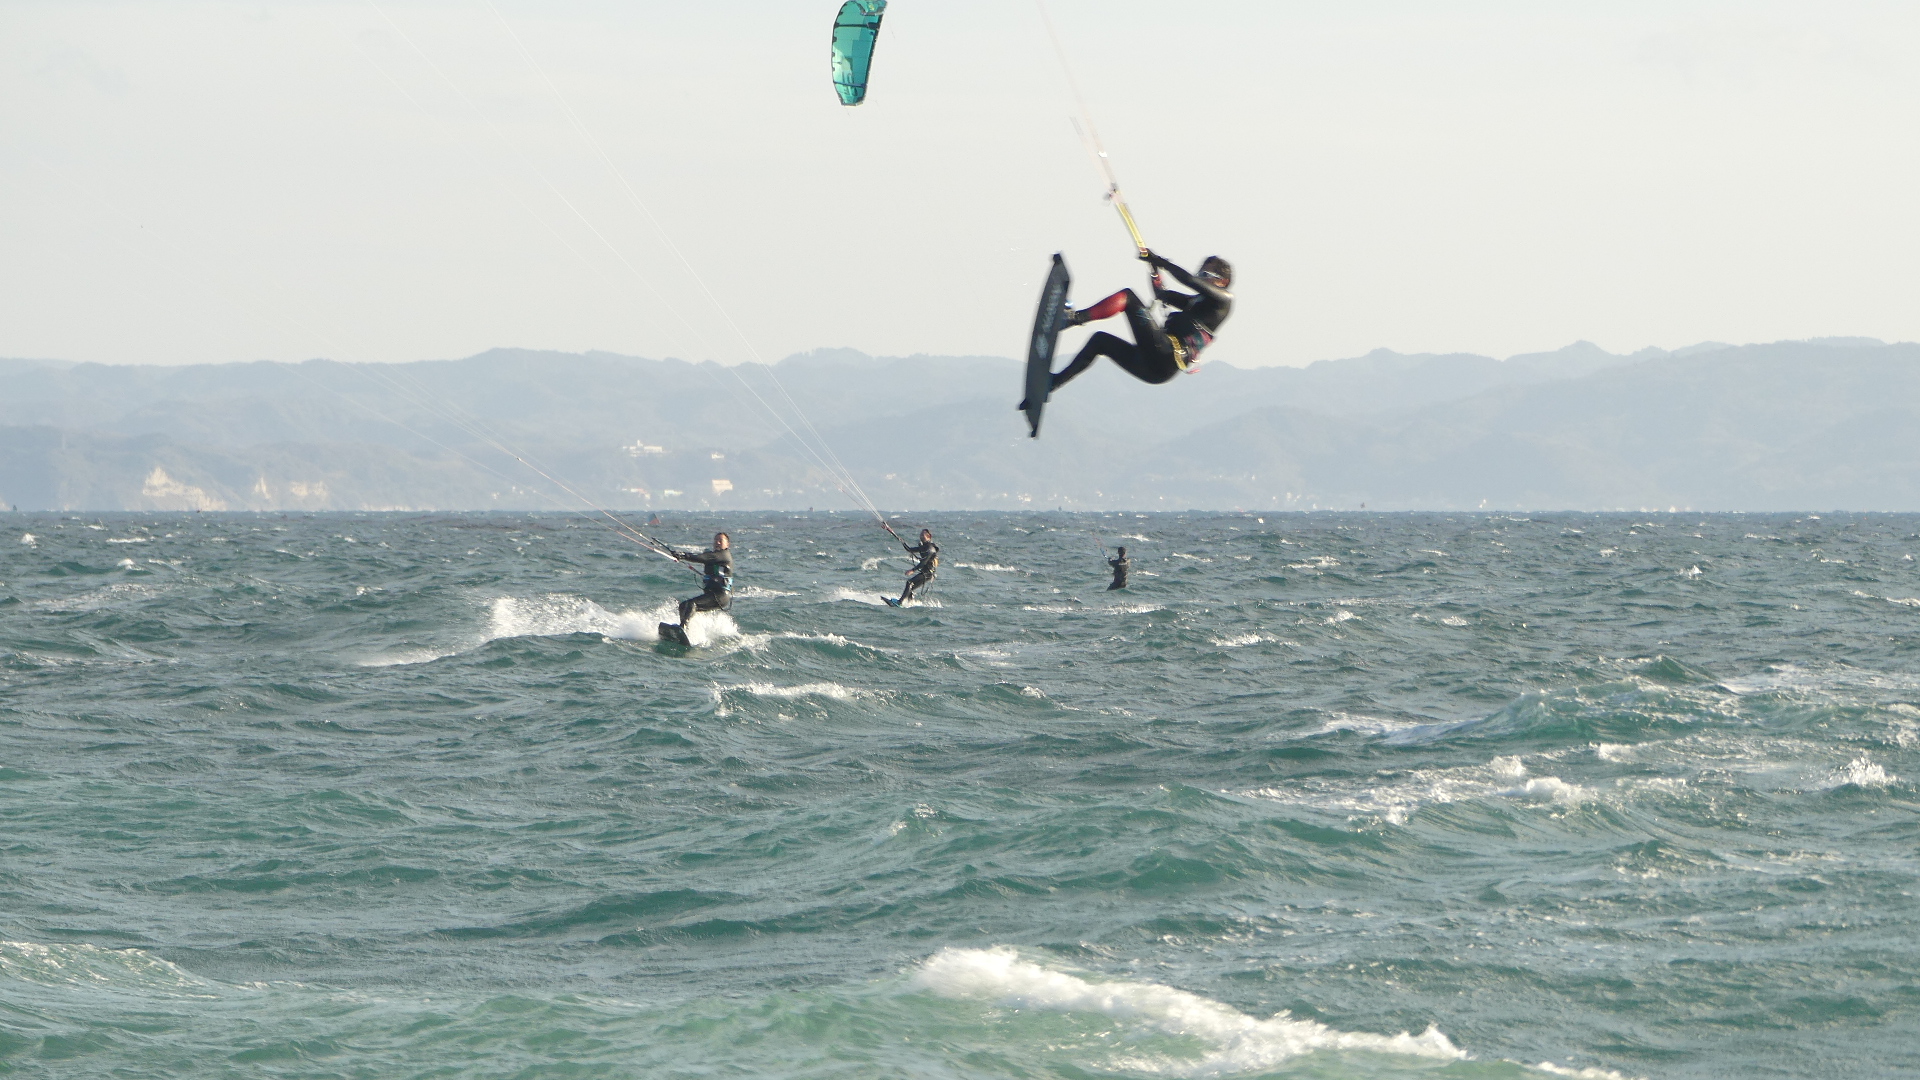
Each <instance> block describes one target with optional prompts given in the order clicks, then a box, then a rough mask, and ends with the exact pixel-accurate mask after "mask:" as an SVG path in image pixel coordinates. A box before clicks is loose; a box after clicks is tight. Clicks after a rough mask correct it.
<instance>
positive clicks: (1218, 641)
mask: <svg viewBox="0 0 1920 1080" xmlns="http://www.w3.org/2000/svg"><path fill="white" fill-rule="evenodd" d="M1272 640H1274V639H1273V638H1272V637H1270V636H1268V635H1266V634H1238V635H1235V636H1234V637H1230V638H1214V639H1213V643H1214V644H1215V645H1218V646H1220V647H1221V648H1223V649H1241V648H1245V647H1246V646H1248V645H1258V644H1260V643H1261V642H1263V641H1272Z"/></svg>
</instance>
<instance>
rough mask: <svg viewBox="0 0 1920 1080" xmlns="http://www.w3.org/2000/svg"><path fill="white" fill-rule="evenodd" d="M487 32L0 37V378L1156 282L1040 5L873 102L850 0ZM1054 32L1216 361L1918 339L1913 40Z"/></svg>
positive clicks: (1217, 28)
mask: <svg viewBox="0 0 1920 1080" xmlns="http://www.w3.org/2000/svg"><path fill="white" fill-rule="evenodd" d="M493 2H494V3H495V4H496V5H497V7H489V4H488V0H444V2H443V0H376V2H369V0H354V2H325V0H314V2H303V0H273V2H267V3H213V2H176V0H138V2H124V3H116V2H107V0H4V2H0V190H4V192H5V197H4V198H3V199H0V355H5V356H27V357H54V358H64V359H74V360H97V361H104V362H117V363H125V362H156V363H182V362H190V361H226V360H248V359H277V360H294V359H303V358H307V357H312V356H332V357H337V358H341V359H349V360H412V359H424V358H437V357H454V356H463V355H467V354H470V353H473V352H477V351H480V350H482V349H485V348H488V347H491V346H495V345H518V346H528V347H537V348H558V349H567V350H585V349H608V350H614V351H619V352H626V353H635V354H640V355H648V356H660V355H676V356H683V357H689V358H694V359H703V358H713V359H719V360H724V361H728V362H732V361H737V360H741V359H746V358H749V357H750V356H751V355H756V354H757V355H759V356H762V357H765V358H768V359H773V358H777V357H780V356H783V355H786V354H788V353H791V352H795V351H799V350H804V349H811V348H816V347H820V346H834V345H850V346H853V347H855V348H859V349H863V350H866V351H868V352H872V353H877V354H904V353H913V352H931V353H988V354H998V355H1013V354H1014V353H1016V352H1018V351H1020V350H1022V349H1023V348H1024V344H1023V338H1024V335H1025V332H1026V327H1027V324H1028V322H1029V321H1030V319H1031V316H1032V305H1033V302H1034V299H1035V294H1036V293H1037V291H1038V289H1039V283H1040V278H1041V275H1042V273H1043V271H1044V268H1045V265H1046V262H1047V258H1048V256H1049V255H1050V254H1051V253H1052V252H1054V251H1056V250H1061V251H1065V252H1066V255H1067V259H1068V262H1069V264H1070V265H1071V267H1072V268H1073V270H1074V272H1075V276H1076V280H1077V285H1076V290H1075V297H1076V299H1078V300H1080V301H1083V302H1084V301H1090V300H1092V299H1094V298H1096V297H1098V296H1099V295H1102V294H1104V293H1105V292H1107V291H1110V290H1111V289H1113V288H1117V287H1119V286H1121V285H1138V284H1139V282H1140V279H1141V274H1140V271H1139V264H1138V263H1137V262H1136V261H1134V260H1133V259H1132V258H1131V256H1130V251H1129V246H1128V243H1127V240H1126V236H1125V233H1124V231H1123V230H1122V229H1121V227H1120V225H1119V223H1118V221H1117V219H1116V218H1115V216H1114V215H1113V213H1112V211H1111V210H1110V209H1109V208H1108V207H1107V206H1106V205H1105V203H1104V202H1103V201H1102V199H1101V190H1102V189H1101V185H1100V182H1099V180H1098V178H1097V176H1096V174H1095V172H1094V170H1093V167H1092V165H1091V164H1090V163H1089V161H1088V159H1087V156H1086V154H1085V153H1084V152H1083V150H1082V147H1081V145H1080V144H1079V142H1078V141H1077V140H1076V137H1075V135H1074V131H1073V128H1072V126H1071V125H1070V123H1069V119H1068V118H1069V116H1070V115H1072V113H1073V104H1072V100H1071V97H1070V95H1069V93H1068V91H1067V86H1066V82H1065V80H1064V78H1063V76H1062V74H1061V70H1060V66H1059V64H1058V62H1057V61H1056V60H1055V58H1054V56H1053V53H1052V50H1051V48H1050V46H1049V45H1048V42H1047V38H1046V34H1045V30H1044V28H1043V26H1042V23H1041V21H1040V16H1039V14H1038V9H1037V8H1036V6H1035V4H1034V3H1033V0H893V3H892V5H891V6H890V8H889V10H888V13H887V17H886V24H885V27H884V29H883V31H882V38H881V43H880V48H879V53H878V56H877V59H876V63H875V72H874V78H873V89H872V92H871V96H870V97H869V99H868V103H867V104H866V105H864V106H861V107H860V108H857V109H844V108H842V107H841V106H840V105H839V104H838V103H837V102H836V100H835V98H834V95H833V91H832V89H831V86H830V84H829V82H828V78H827V57H826V53H827V49H826V44H827V38H828V33H829V27H830V25H831V22H832V17H833V13H834V11H835V9H836V8H837V6H838V0H778V2H769V0H740V2H731V3H729V2H719V0H714V2H700V3H665V2H658V0H619V2H584V0H581V2H575V0H542V2H539V3H529V2H525V0H493ZM496 10H497V13H498V17H497V16H496ZM1050 10H1051V12H1052V15H1053V18H1054V21H1055V23H1056V24H1057V25H1058V26H1059V27H1060V29H1061V31H1062V35H1063V38H1064V41H1065V44H1066V48H1067V50H1068V52H1069V54H1070V56H1071V58H1072V60H1073V63H1074V65H1075V67H1076V69H1077V72H1078V74H1079V76H1080V80H1081V82H1082V84H1083V86H1084V88H1085V90H1086V92H1087V97H1088V100H1089V103H1090V105H1091V107H1092V109H1093V113H1094V117H1095V119H1096V120H1097V121H1098V123H1099V125H1100V128H1101V131H1102V134H1103V135H1104V136H1105V138H1106V143H1107V146H1108V149H1109V151H1110V152H1111V154H1112V157H1113V160H1114V162H1115V165H1116V166H1117V168H1118V170H1119V174H1120V178H1121V180H1122V182H1123V183H1124V184H1125V185H1126V187H1127V189H1128V193H1129V196H1130V200H1131V202H1132V203H1133V205H1134V208H1135V210H1136V212H1137V214H1138V217H1139V219H1140V222H1141V225H1142V227H1143V228H1144V229H1145V230H1146V233H1147V239H1148V240H1149V242H1151V243H1153V244H1154V246H1155V247H1157V248H1159V249H1161V250H1162V251H1163V252H1165V253H1166V254H1167V255H1168V256H1170V257H1172V258H1174V259H1176V260H1178V261H1183V262H1186V263H1187V264H1189V265H1191V264H1192V263H1194V262H1197V261H1198V260H1199V258H1200V257H1201V256H1203V255H1206V254H1208V253H1212V252H1218V253H1219V254H1222V255H1225V256H1227V257H1228V258H1230V259H1231V260H1233V262H1234V264H1235V265H1236V267H1237V268H1238V269H1239V280H1238V281H1237V283H1236V291H1237V293H1238V295H1239V307H1238V310H1237V311H1236V314H1235V315H1234V318H1233V321H1232V322H1230V323H1229V324H1228V325H1227V327H1226V332H1225V333H1224V334H1223V335H1222V337H1221V339H1220V342H1219V343H1218V344H1217V345H1216V346H1215V353H1214V355H1215V356H1217V357H1218V358H1220V359H1223V360H1228V361H1231V362H1233V363H1235V364H1240V365H1252V364H1266V363H1288V364H1298V363H1306V362H1309V361H1312V360H1317V359H1324V358H1328V357H1335V356H1348V355H1356V354H1359V353H1363V352H1366V351H1367V350H1369V349H1372V348H1375V347H1377V346H1386V347H1388V348H1393V349H1397V350H1401V351H1427V350H1463V351H1473V352H1482V353H1490V354H1494V355H1507V354H1510V353H1515V352H1524V351H1534V350H1541V349H1550V348H1555V347H1558V346H1560V345H1564V344H1566V343H1568V342H1570V341H1573V340H1575V339H1579V338H1586V339H1590V340H1594V341H1597V342H1599V343H1600V344H1602V345H1604V346H1606V347H1608V348H1610V349H1614V350H1616V351H1626V350H1631V349H1635V348H1638V347H1641V346H1645V345H1662V346H1670V347H1671V346H1679V345H1684V344H1689V343H1692V342H1696V341H1700V340H1703V339H1718V340H1725V341H1732V342H1748V341H1767V340H1774V339H1779V338H1789V337H1809V336H1817V335H1828V334H1862V335H1869V336H1875V337H1881V338H1886V339H1890V340H1912V339H1915V338H1920V299H1916V298H1920V259H1916V257H1915V252H1916V251H1920V199H1916V198H1915V195H1914V191H1915V189H1916V186H1917V181H1916V178H1917V177H1920V151H1917V150H1916V146H1915V140H1916V132H1920V64H1916V63H1915V62H1914V59H1913V58H1914V56H1915V55H1916V54H1920V5H1915V4H1913V3H1911V2H1904V0H1903V2H1900V3H1848V2H1843V0H1825V2H1805V3H1768V2H1764V0H1738V2H1709V0H1661V2H1657V3H1654V2H1648V3H1640V2H1632V0H1594V2H1591V3H1548V2H1541V0H1528V2H1495V0H1455V2H1443V0H1427V2H1419V3H1415V2H1388V0H1373V2H1367V0H1359V2H1347V3H1340V4H1328V3H1325V2H1318V0H1317V2H1312V3H1306V2H1300V3H1294V2H1278V0H1213V2H1204V0H1182V2H1180V3H1167V2H1165V0H1153V2H1147V0H1050ZM523 46H524V52H523V49H522V47H523ZM549 80H551V85H549ZM562 100H564V102H565V104H566V105H568V106H571V108H572V110H573V111H574V114H575V116H577V118H578V121H579V125H580V128H582V129H584V131H585V132H586V133H587V135H586V137H583V136H582V135H581V134H580V133H579V131H577V130H576V128H575V127H574V125H573V124H572V123H571V122H570V121H569V118H568V115H567V111H566V108H565V106H563V104H562ZM603 154H604V158H603V156H602V155H603ZM609 162H610V163H611V165H610V164H609ZM615 169H617V170H618V173H619V174H624V176H625V178H626V182H627V183H629V184H630V185H631V188H632V191H633V195H631V196H630V195H629V194H628V192H627V191H626V190H625V188H624V187H623V184H622V181H621V180H620V178H619V175H617V174H616V172H615ZM643 208H644V209H643ZM649 213H650V214H651V215H652V218H653V219H654V221H657V224H658V228H657V229H656V228H655V225H654V224H653V223H652V222H650V221H649V219H648V214H649ZM669 242H670V244H671V245H672V247H670V246H669ZM674 247H677V248H678V250H679V252H680V255H676V254H675V253H674V250H673V248H674ZM681 255H684V257H685V259H686V260H687V262H688V263H690V264H691V265H692V267H693V268H694V269H695V270H696V271H697V272H698V275H699V276H700V277H701V278H703V279H704V281H705V283H706V285H707V286H708V287H710V288H711V289H712V290H713V293H714V295H715V296H717V297H718V299H719V302H720V304H721V306H722V308H723V309H724V314H722V313H721V311H719V310H716V308H715V307H714V306H713V305H712V304H711V303H709V301H708V299H707V297H706V295H705V293H704V292H703V291H702V289H701V287H700V286H699V285H698V284H696V283H695V282H694V280H693V279H692V277H691V276H690V275H689V273H688V271H687V269H686V268H685V266H684V265H683V263H682V261H681V257H680V256H681ZM729 319H730V320H731V321H732V323H734V324H737V327H738V331H739V332H738V333H736V332H735V330H734V329H733V327H732V326H730V325H729Z"/></svg>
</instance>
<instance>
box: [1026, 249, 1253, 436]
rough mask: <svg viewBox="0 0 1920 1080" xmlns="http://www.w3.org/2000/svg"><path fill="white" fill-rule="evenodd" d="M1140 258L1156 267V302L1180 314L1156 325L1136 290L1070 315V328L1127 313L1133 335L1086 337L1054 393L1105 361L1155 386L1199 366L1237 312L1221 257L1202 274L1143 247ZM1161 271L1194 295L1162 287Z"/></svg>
mask: <svg viewBox="0 0 1920 1080" xmlns="http://www.w3.org/2000/svg"><path fill="white" fill-rule="evenodd" d="M1140 258H1141V259H1143V260H1145V261H1146V262H1147V263H1149V264H1151V265H1152V266H1153V295H1154V297H1155V298H1156V299H1158V300H1160V301H1161V302H1163V303H1165V304H1166V305H1167V306H1169V307H1172V308H1174V309H1176V310H1175V311H1174V313H1173V314H1172V315H1171V316H1169V317H1168V318H1167V324H1166V325H1165V326H1164V327H1163V326H1158V325H1156V324H1155V323H1154V321H1153V313H1152V312H1151V311H1150V310H1149V309H1148V308H1147V305H1146V304H1145V303H1143V302H1141V300H1140V297H1139V296H1137V295H1135V293H1134V291H1133V290H1132V289H1121V290H1120V291H1119V292H1117V293H1114V294H1113V295H1112V296H1109V297H1107V298H1106V299H1104V300H1102V301H1100V302H1099V303H1097V304H1094V305H1093V306H1092V307H1087V308H1082V309H1080V310H1078V311H1074V312H1071V313H1070V314H1069V315H1068V317H1067V325H1069V326H1082V325H1084V324H1086V323H1090V322H1094V321H1096V320H1099V319H1110V318H1112V317H1113V316H1115V315H1119V314H1121V313H1123V312H1124V313H1125V314H1126V316H1127V324H1128V326H1130V327H1131V328H1132V330H1133V340H1132V341H1128V340H1127V339H1125V338H1122V337H1118V336H1115V335H1113V334H1109V333H1107V332H1105V331H1104V330H1103V331H1101V332H1099V333H1097V334H1095V335H1093V336H1092V337H1090V338H1088V339H1087V343H1086V344H1085V345H1083V346H1081V347H1080V354H1079V355H1078V356H1075V357H1074V358H1073V362H1072V363H1071V364H1068V365H1067V366H1066V367H1064V368H1061V369H1060V370H1059V371H1056V372H1054V373H1053V384H1052V385H1053V389H1055V390H1058V389H1060V388H1061V387H1062V386H1065V385H1066V384H1067V383H1069V382H1071V381H1073V378H1074V376H1076V375H1079V374H1080V373H1081V372H1083V371H1085V370H1087V369H1088V368H1090V367H1092V366H1093V362H1094V361H1095V360H1098V359H1099V358H1100V357H1102V356H1107V357H1111V358H1112V359H1113V362H1114V363H1116V364H1119V365H1120V366H1121V367H1123V368H1125V369H1126V370H1127V374H1129V375H1132V376H1133V377H1134V378H1136V379H1140V380H1143V381H1145V382H1150V383H1156V384H1157V383H1163V382H1166V381H1167V380H1168V379H1171V378H1173V377H1174V376H1175V375H1178V374H1180V373H1181V372H1183V371H1192V370H1193V369H1194V368H1195V367H1197V366H1199V363H1200V350H1202V349H1204V348H1206V347H1207V346H1208V345H1211V344H1212V343H1213V336H1214V334H1215V333H1217V332H1218V331H1219V329H1220V324H1221V323H1223V322H1226V321H1227V316H1228V315H1229V314H1231V313H1232V312H1233V294H1232V293H1230V292H1228V291H1227V287H1228V286H1230V285H1232V284H1233V267H1232V266H1230V265H1228V264H1227V260H1225V259H1223V258H1221V257H1220V256H1218V255H1209V256H1207V258H1206V261H1204V262H1202V263H1201V264H1200V272H1199V273H1198V274H1189V273H1187V272H1186V271H1185V270H1182V269H1181V268H1180V267H1178V266H1175V265H1174V264H1172V263H1170V262H1168V261H1167V260H1165V259H1163V258H1161V257H1160V256H1159V255H1156V254H1155V253H1153V252H1152V251H1149V250H1147V249H1145V248H1142V249H1141V251H1140ZM1162 270H1165V271H1166V272H1167V273H1169V274H1172V275H1173V278H1174V280H1175V281H1178V282H1179V283H1180V284H1182V285H1185V286H1186V287H1187V288H1189V289H1192V290H1193V292H1191V293H1183V292H1177V291H1175V290H1173V289H1168V288H1166V287H1164V286H1163V285H1162V284H1161V277H1160V271H1162ZM1026 407H1027V403H1026V402H1024V401H1023V402H1021V403H1020V408H1022V409H1024V408H1026Z"/></svg>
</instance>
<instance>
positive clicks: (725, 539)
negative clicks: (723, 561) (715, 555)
mask: <svg viewBox="0 0 1920 1080" xmlns="http://www.w3.org/2000/svg"><path fill="white" fill-rule="evenodd" d="M732 546H733V537H731V536H728V535H727V534H726V533H723V532H717V533H714V534H713V550H715V551H725V550H727V549H728V548H730V547H732Z"/></svg>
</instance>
